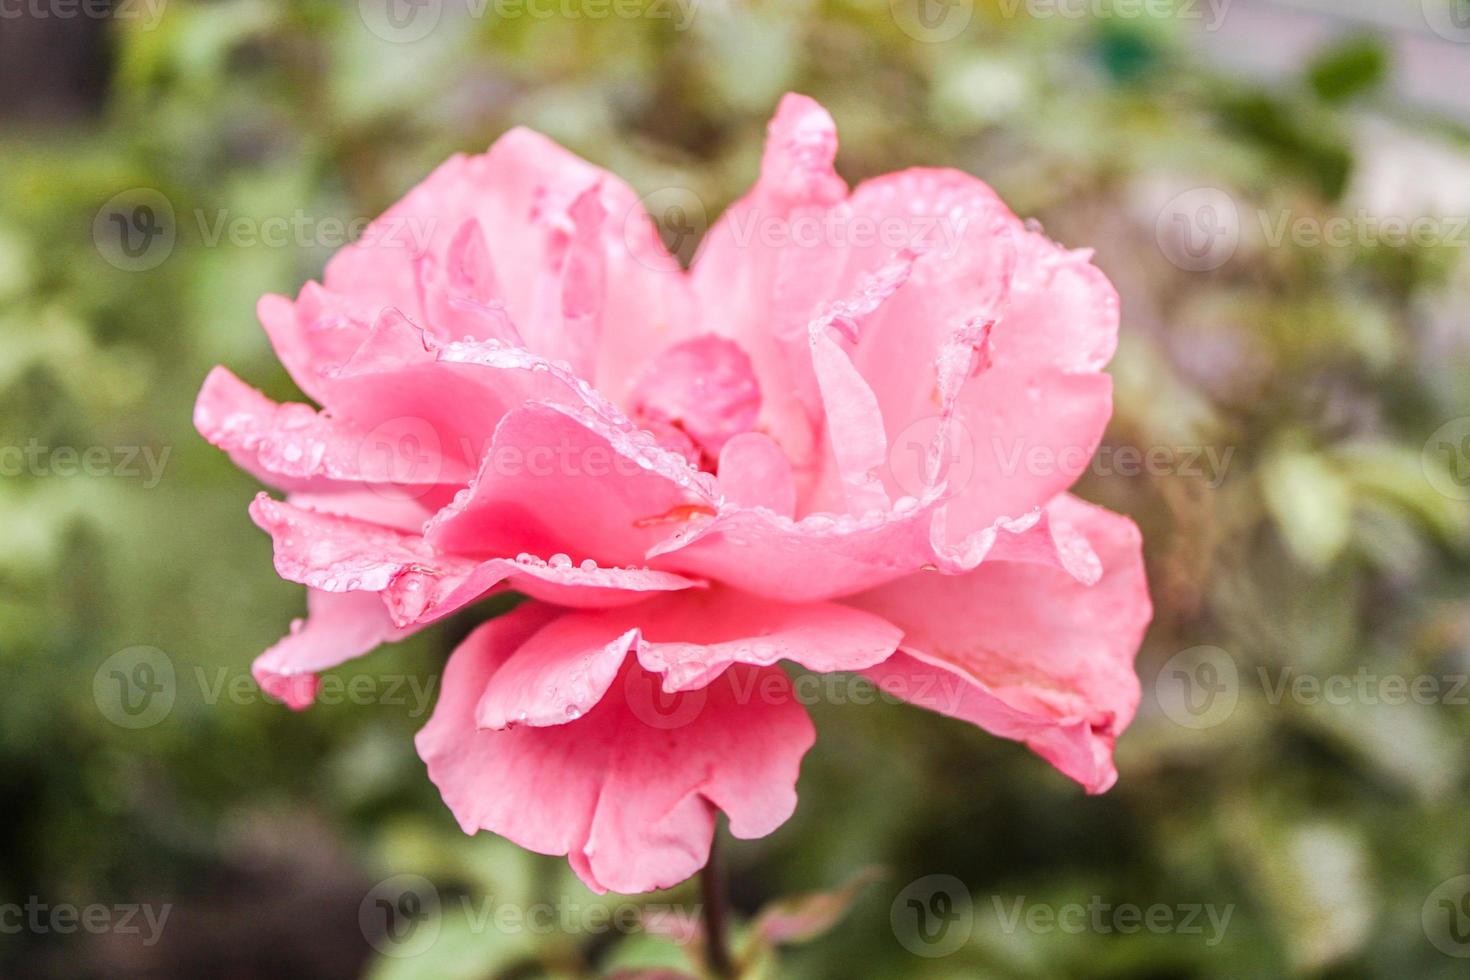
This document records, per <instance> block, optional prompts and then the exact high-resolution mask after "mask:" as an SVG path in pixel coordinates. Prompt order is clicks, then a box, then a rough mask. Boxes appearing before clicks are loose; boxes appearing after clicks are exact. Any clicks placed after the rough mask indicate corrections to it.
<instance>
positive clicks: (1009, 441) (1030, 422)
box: [851, 170, 1118, 536]
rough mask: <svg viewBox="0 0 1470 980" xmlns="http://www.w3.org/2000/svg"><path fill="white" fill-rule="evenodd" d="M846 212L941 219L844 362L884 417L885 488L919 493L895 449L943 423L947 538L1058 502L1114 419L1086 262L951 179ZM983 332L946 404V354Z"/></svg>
mask: <svg viewBox="0 0 1470 980" xmlns="http://www.w3.org/2000/svg"><path fill="white" fill-rule="evenodd" d="M851 203H852V207H853V209H854V211H856V212H858V213H862V214H867V215H872V216H877V217H878V218H880V219H881V218H882V217H883V216H896V215H909V216H913V215H925V216H934V217H937V218H938V219H939V223H938V224H937V225H936V226H935V230H934V231H933V233H932V234H931V235H930V236H929V238H930V249H929V250H928V251H927V252H926V253H925V254H924V255H923V256H922V257H921V258H920V259H919V260H918V261H917V262H916V263H915V267H914V274H913V276H912V277H911V279H910V281H909V282H908V283H907V284H906V285H905V287H904V288H903V289H902V290H900V291H899V293H898V294H896V295H895V296H894V297H893V299H892V300H890V301H889V302H888V303H887V304H886V306H885V310H884V311H883V314H882V319H881V322H879V323H875V324H873V325H871V326H870V327H869V328H868V329H866V330H865V331H864V332H863V335H862V338H861V339H860V341H859V344H858V348H857V350H856V352H855V353H854V355H853V357H854V362H855V363H856V364H857V365H858V367H859V368H860V369H861V371H862V372H863V375H864V377H865V378H867V379H868V381H869V383H870V384H871V385H872V387H873V389H874V391H875V392H876V393H877V397H878V400H879V402H880V404H882V406H883V412H884V418H885V420H886V424H887V429H888V433H889V437H890V441H891V442H893V443H894V444H895V450H894V454H893V455H894V458H893V467H892V469H891V476H892V478H893V480H894V482H895V483H896V484H898V485H899V486H901V487H903V488H905V490H906V491H907V492H909V493H913V492H914V490H913V489H912V488H913V487H914V486H916V485H918V486H922V485H923V482H924V476H923V473H922V465H921V463H922V457H921V455H920V454H917V453H913V452H909V451H907V450H906V449H904V448H903V447H904V446H905V445H907V444H908V443H911V442H912V441H913V437H914V434H915V433H916V432H919V433H922V440H923V441H924V443H925V444H926V445H927V441H928V440H929V438H931V436H932V434H933V433H934V432H935V431H936V429H937V424H936V425H929V424H926V423H931V422H933V423H937V422H938V420H940V419H941V418H948V417H950V416H951V415H952V416H953V432H952V433H950V434H949V435H950V438H951V443H950V446H949V448H948V449H947V450H946V455H947V456H948V457H950V462H951V463H952V464H953V465H951V466H950V467H949V471H950V476H951V485H950V487H949V492H950V493H951V494H953V495H954V497H955V501H954V506H952V507H951V519H950V525H951V527H950V530H951V533H953V534H955V535H957V536H963V535H965V534H969V533H972V532H974V531H976V530H978V529H981V528H984V527H986V526H988V525H990V524H991V523H993V522H994V521H995V520H996V519H997V518H999V517H1003V516H1012V517H1014V516H1017V515H1020V514H1023V513H1025V512H1027V511H1028V510H1031V509H1032V508H1034V507H1038V506H1041V505H1042V504H1044V503H1045V502H1046V501H1047V500H1049V499H1051V498H1052V497H1054V496H1055V495H1056V494H1058V493H1059V492H1061V491H1063V490H1065V489H1066V488H1067V487H1068V486H1070V485H1071V484H1072V483H1073V482H1074V481H1075V480H1076V478H1077V476H1078V475H1079V474H1080V473H1081V471H1082V470H1083V469H1084V468H1085V467H1086V465H1087V462H1088V460H1089V459H1090V458H1091V457H1092V454H1093V452H1094V450H1095V449H1096V447H1097V444H1098V442H1099V441H1100V439H1101V437H1102V432H1103V429H1104V427H1105V426H1106V424H1107V420H1108V417H1109V416H1110V414H1111V410H1112V385H1111V381H1110V379H1109V378H1108V377H1107V375H1105V374H1103V373H1102V368H1103V367H1104V366H1105V365H1106V363H1107V361H1108V360H1109V358H1110V357H1111V356H1112V351H1113V348H1114V346H1115V344H1116V338H1117V329H1118V303H1117V295H1116V293H1115V292H1114V291H1113V289H1112V286H1111V285H1110V284H1109V283H1108V281H1107V279H1106V277H1104V276H1103V275H1102V273H1101V272H1099V271H1098V270H1097V269H1096V268H1095V267H1093V266H1092V265H1091V264H1090V263H1089V261H1088V259H1089V255H1088V254H1087V253H1078V252H1069V251H1067V250H1065V249H1063V248H1061V247H1059V246H1057V245H1055V244H1054V243H1052V242H1050V241H1048V240H1047V239H1046V238H1045V237H1044V236H1043V235H1040V234H1038V233H1036V232H1033V231H1029V230H1027V229H1026V228H1025V227H1023V226H1022V224H1021V222H1020V221H1019V219H1017V218H1016V217H1015V216H1014V215H1012V214H1011V212H1010V211H1009V210H1008V209H1007V208H1006V207H1005V206H1004V205H1003V204H1002V203H1001V202H1000V201H999V199H998V198H996V196H995V194H994V192H993V191H991V190H990V188H988V187H986V186H985V185H984V184H983V183H981V182H980V181H979V180H976V179H975V178H974V177H971V176H969V175H968V174H964V173H960V172H958V171H951V170H908V171H903V172H901V173H896V174H889V175H886V176H884V177H880V178H877V179H875V180H872V181H869V182H867V183H864V184H862V185H860V186H859V187H858V188H857V189H855V190H854V192H853V195H852V198H851ZM853 261H854V262H857V263H862V262H871V261H876V256H875V257H871V258H862V257H859V256H858V255H854V257H853ZM981 328H983V329H984V331H985V336H984V351H983V364H981V363H976V364H975V365H974V368H975V371H974V373H975V376H974V377H973V378H972V379H971V380H970V381H969V382H968V383H966V384H964V385H963V386H962V387H961V388H960V389H959V390H958V391H957V392H955V393H953V394H950V393H946V392H942V391H941V390H940V389H941V386H942V384H943V381H944V379H943V378H942V377H941V373H942V370H943V368H944V355H945V347H946V345H947V344H948V343H949V342H950V340H951V338H954V337H955V336H956V335H957V334H959V333H960V332H962V331H964V330H966V329H969V330H979V329H981ZM981 366H983V367H984V370H983V371H980V370H979V368H980V367H981Z"/></svg>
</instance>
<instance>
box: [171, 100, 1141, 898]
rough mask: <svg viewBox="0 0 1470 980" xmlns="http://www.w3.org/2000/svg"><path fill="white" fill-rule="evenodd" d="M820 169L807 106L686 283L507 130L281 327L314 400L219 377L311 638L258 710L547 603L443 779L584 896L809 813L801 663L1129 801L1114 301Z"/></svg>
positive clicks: (1079, 267)
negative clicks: (852, 679)
mask: <svg viewBox="0 0 1470 980" xmlns="http://www.w3.org/2000/svg"><path fill="white" fill-rule="evenodd" d="M836 149H837V136H836V132H835V128H834V126H833V123H832V119H831V117H830V116H828V114H827V113H826V111H824V110H823V109H822V108H821V107H820V106H819V105H817V104H816V103H815V102H813V101H812V100H810V99H808V98H804V97H802V96H797V95H789V96H787V97H786V98H785V99H784V100H783V101H782V103H781V106H780V108H779V110H778V111H777V113H776V117H775V119H774V120H773V121H772V122H771V125H770V131H769V137H768V141H767V144H766V149H765V154H764V157H763V159H762V162H761V172H760V179H759V180H758V181H757V183H756V185H755V187H754V188H753V189H752V190H751V192H750V193H749V194H748V195H746V197H745V198H744V199H742V200H741V201H739V202H738V203H736V204H735V205H734V206H733V207H731V208H730V210H729V211H728V212H727V213H726V214H725V215H724V216H723V218H722V219H721V220H720V221H719V222H718V223H717V224H716V225H715V226H714V227H713V228H712V229H711V230H710V232H709V234H708V236H707V237H706V240H705V241H704V242H703V244H702V246H701V250H700V251H699V253H698V255H697V257H696V259H695V261H694V263H693V268H692V269H691V270H690V271H688V272H686V271H684V270H682V269H681V268H680V267H679V265H678V264H677V263H676V262H675V260H674V259H673V258H671V257H670V256H669V255H668V254H667V253H666V252H665V250H664V249H663V246H662V245H661V243H660V241H659V239H658V236H657V233H656V230H655V228H654V227H653V224H652V222H651V221H649V220H648V218H647V216H646V215H645V214H644V212H643V209H642V205H641V203H640V201H639V199H638V197H637V195H636V194H635V193H634V192H633V191H632V190H631V189H630V188H629V187H628V186H627V185H626V184H624V183H622V182H621V181H619V180H618V179H617V178H615V177H613V176H611V175H610V174H607V173H605V172H603V171H601V170H599V169H597V168H596V167H593V166H591V165H589V164H588V163H586V162H584V161H582V160H580V159H578V158H577V157H574V156H572V155H571V154H570V153H568V152H566V151H565V150H563V149H561V148H560V147H558V146H556V145H555V144H554V143H552V142H550V141H549V140H547V139H545V138H544V137H542V136H539V135H537V134H535V133H532V132H529V131H526V130H521V129H517V130H513V131H512V132H510V133H507V134H506V135H505V136H504V137H502V138H501V139H500V140H499V141H497V142H496V143H495V145H494V146H493V147H491V149H490V151H489V152H488V153H486V154H485V155H483V156H478V157H464V156H457V157H454V158H453V159H451V160H449V161H448V162H447V163H445V164H444V165H443V166H441V167H440V168H439V169H438V170H436V171H435V172H434V173H433V174H432V175H430V176H429V178H428V179H427V180H425V181H424V182H423V183H422V184H420V185H419V186H418V187H417V188H415V189H414V190H413V191H411V192H410V193H409V194H408V196H407V197H405V198H404V199H403V200H402V201H400V202H399V203H398V204H397V205H395V206H394V207H392V208H391V209H389V210H388V212H387V213H385V214H384V215H382V216H381V217H380V218H379V219H377V221H375V222H374V223H373V224H372V225H371V226H369V228H368V230H367V232H366V233H365V235H364V236H363V238H362V240H360V241H359V242H357V243H355V244H353V245H352V246H350V247H347V248H345V249H343V250H342V251H341V252H340V253H339V254H338V255H337V256H336V257H335V258H333V259H332V261H331V262H330V263H329V264H328V265H327V268H326V273H325V275H324V277H323V281H322V283H321V284H320V285H318V284H316V283H309V284H307V286H306V287H305V288H304V289H303V290H302V291H301V294H300V295H299V296H298V297H297V298H296V300H295V301H294V302H293V301H291V300H289V299H287V298H285V297H282V296H267V297H265V298H264V299H263V300H262V301H261V303H260V308H259V312H260V319H261V322H262V323H263V324H264V326H265V329H266V331H267V333H268V334H269V336H270V340H271V343H272V344H273V346H274V348H275V351H276V353H277V354H278V355H279V357H280V359H281V361H282V362H283V363H284V364H285V366H286V368H287V370H288V371H289V372H290V373H291V376H292V377H293V378H294V379H295V381H296V383H297V384H298V385H299V386H300V387H301V389H302V391H304V392H305V393H306V394H307V395H308V396H309V397H310V398H312V399H313V400H315V401H316V402H317V403H318V404H320V405H321V406H322V408H321V409H320V410H318V409H316V408H313V407H311V406H309V405H302V404H285V405H278V404H275V403H273V402H271V401H270V400H268V399H267V398H265V397H264V396H263V395H261V394H260V393H259V392H257V391H255V390H253V389H251V388H249V387H248V386H247V385H245V384H244V383H243V382H241V381H240V380H238V379H237V378H236V377H235V376H233V375H232V374H230V373H229V372H228V371H226V370H225V369H224V368H217V369H215V371H214V372H213V373H212V374H211V375H210V376H209V378H208V380H207V381H206V382H205V384H204V389H203V391H202V392H201V393H200V396H199V402H198V406H197V408H196V412H195V423H196V425H197V427H198V429H199V431H200V432H201V433H202V434H203V435H204V436H205V438H207V439H208V440H209V441H210V442H212V443H213V444H214V445H216V446H218V447H220V448H221V449H224V450H226V451H227V452H229V453H230V455H231V456H232V457H233V459H234V460H235V461H236V462H237V463H238V464H239V465H241V466H242V467H244V468H245V469H247V470H249V471H250V472H251V473H253V474H255V475H256V476H258V477H259V478H260V479H261V480H262V481H263V482H265V483H267V484H270V485H272V486H274V487H276V488H278V489H280V490H282V491H284V492H285V494H286V497H285V500H284V501H281V500H275V499H272V498H271V497H269V496H266V495H264V494H262V495H261V496H259V497H258V498H257V499H256V501H255V503H254V505H253V506H252V507H251V515H252V517H253V518H254V519H255V521H256V523H257V524H259V525H260V526H261V527H262V528H263V529H264V530H266V531H267V532H268V533H269V534H270V535H271V537H272V538H273V539H274V545H275V565H276V570H277V572H278V573H279V574H280V575H282V576H283V577H285V578H287V579H289V580H291V581H293V582H299V583H301V584H303V585H305V586H306V587H307V590H308V591H307V603H308V608H309V615H308V617H307V618H306V620H305V621H304V622H298V623H296V624H294V625H293V628H292V630H291V632H290V634H289V635H288V636H286V637H285V638H284V639H283V640H281V641H280V642H279V643H278V644H276V645H275V646H274V647H272V648H271V649H269V650H267V651H266V652H265V653H264V654H263V655H261V657H260V658H259V659H258V660H257V661H256V663H255V667H254V673H255V676H256V678H257V679H258V680H259V682H260V684H261V685H262V687H264V688H265V689H266V690H267V691H269V692H272V693H273V694H275V695H277V696H279V697H280V698H282V699H284V700H285V701H286V702H288V703H289V704H291V705H292V706H293V707H298V708H300V707H304V706H306V705H307V704H309V703H310V702H311V700H312V698H313V696H314V693H315V691H316V685H317V681H316V677H315V675H316V673H317V672H318V671H321V670H325V669H327V668H330V667H332V666H335V665H337V664H340V663H342V662H343V661H346V660H348V659H350V658H353V657H357V656H360V655H362V654H364V653H366V652H368V651H369V650H371V649H373V648H374V647H376V646H377V645H378V644H380V643H383V642H386V641H390V640H394V639H397V638H399V637H402V636H404V635H406V634H408V633H411V632H412V631H414V630H416V629H419V628H421V627H422V626H424V625H425V624H428V623H430V622H433V621H435V620H437V619H440V618H442V617H444V616H446V615H447V614H449V613H451V612H454V611H455V610H458V609H461V608H463V607H465V606H467V605H468V604H470V603H472V602H474V601H475V600H477V599H479V598H481V597H483V596H485V595H487V594H490V593H493V592H499V591H504V590H512V591H515V592H517V593H522V594H524V595H526V596H529V597H530V598H529V600H528V601H526V602H524V603H523V604H521V605H520V606H518V607H516V608H515V609H514V611H512V612H510V613H508V614H506V615H503V616H500V617H498V618H495V619H493V620H491V621H489V622H487V623H485V624H484V625H482V626H480V627H479V628H478V629H477V630H475V631H474V633H472V634H471V635H470V637H469V638H468V639H467V640H465V641H464V643H463V644H461V645H460V647H459V648H458V649H457V650H456V651H455V652H454V654H453V656H452V658H451V660H450V662H449V664H448V667H447V668H446V671H445V675H444V679H443V684H442V694H441V696H440V700H439V703H438V705H437V707H436V709H435V711H434V714H433V717H432V719H431V720H430V721H429V723H428V725H427V726H426V727H425V728H424V729H423V731H422V732H420V734H419V736H418V739H417V744H418V750H419V753H420V755H421V756H422V757H423V759H424V761H425V762H426V763H427V766H428V771H429V776H430V778H431V779H432V780H433V781H434V782H435V784H436V785H437V786H438V787H439V789H440V791H441V792H442V794H443V797H444V800H445V802H446V803H447V804H448V806H449V808H450V809H451V810H452V811H453V813H454V815H455V817H456V818H457V819H458V820H459V823H460V825H461V826H462V827H463V828H464V830H465V831H466V832H468V833H473V832H475V831H478V830H482V829H484V830H490V831H494V832H495V833H498V834H502V835H504V836H505V837H508V838H510V839H511V840H513V841H515V842H517V843H518V844H520V845H522V846H524V847H527V848H530V849H532V850H535V851H539V852H542V853H546V854H559V855H560V854H564V855H567V857H568V859H569V860H570V862H571V865H572V867H573V868H574V869H575V870H576V872H577V874H578V875H580V876H581V878H582V879H583V880H584V881H585V882H586V883H587V885H588V886H589V887H591V888H593V889H595V890H597V891H599V892H600V891H604V890H609V889H610V890H614V891H619V892H642V891H647V890H650V889H655V888H660V887H665V886H669V885H672V884H675V883H677V882H679V881H682V880H683V879H685V878H687V877H688V876H690V875H691V874H693V873H694V872H696V871H697V870H698V869H699V868H700V867H702V866H703V864H704V863H705V862H706V860H707V858H708V854H709V848H710V843H711V839H712V835H713V833H714V828H715V817H716V811H717V810H722V811H724V812H725V814H726V815H727V816H728V819H729V826H730V830H731V832H732V833H733V834H735V835H736V836H737V837H759V836H762V835H765V834H769V833H771V832H772V831H773V830H775V829H776V828H777V827H779V826H780V825H781V824H782V823H783V822H784V821H785V820H786V819H787V818H788V817H789V816H790V815H791V813H792V811H793V809H794V807H795V805H796V792H795V783H796V778H797V771H798V768H799V766H800V763H801V759H802V756H803V755H804V754H805V752H806V750H807V749H808V748H809V747H810V746H811V744H812V742H813V740H814V737H815V735H814V732H813V728H812V724H811V721H810V719H809V717H808V715H807V712H806V710H805V708H804V707H803V705H802V703H801V702H802V701H803V700H804V698H803V697H802V696H801V693H800V692H799V691H797V690H795V689H794V688H793V684H794V681H793V679H792V678H791V676H790V675H789V674H788V673H787V672H786V671H785V670H783V669H782V668H781V667H780V666H779V662H780V661H792V662H794V663H796V664H798V665H800V666H801V667H802V668H805V670H806V671H809V672H816V673H819V674H820V673H827V672H852V673H861V674H863V675H866V677H867V678H869V679H871V681H872V682H874V683H875V684H876V685H877V686H878V687H879V688H880V689H882V690H883V691H884V692H887V693H888V694H891V695H893V696H896V697H899V698H902V699H904V700H907V701H910V702H912V703H914V704H917V705H920V706H922V707H925V708H929V709H932V710H934V711H937V712H940V713H943V714H946V715H951V716H953V717H955V718H959V719H963V720H965V721H968V722H971V723H973V724H975V725H978V726H980V727H981V728H984V729H985V730H987V731H989V732H993V733H994V734H996V735H999V736H1002V737H1005V738H1010V739H1016V740H1019V741H1021V742H1024V743H1025V744H1027V745H1029V746H1030V747H1031V748H1032V749H1033V750H1035V751H1036V752H1037V753H1038V754H1040V755H1041V756H1042V757H1043V758H1045V759H1047V760H1048V761H1049V762H1051V763H1052V764H1053V765H1055V766H1056V767H1057V768H1058V769H1060V770H1061V771H1062V772H1063V773H1065V774H1066V775H1068V776H1070V777H1071V778H1073V779H1075V780H1076V781H1078V782H1079V783H1080V784H1081V785H1082V786H1083V787H1084V788H1085V789H1086V790H1087V791H1088V792H1094V793H1096V792H1102V791H1104V790H1106V789H1107V788H1108V787H1109V786H1111V785H1112V784H1113V782H1114V780H1115V779H1116V771H1115V769H1114V767H1113V762H1112V749H1113V743H1114V740H1115V739H1116V737H1117V736H1118V734H1119V733H1120V732H1121V731H1122V730H1123V729H1124V728H1125V727H1126V726H1127V725H1128V723H1129V721H1130V720H1131V719H1132V717H1133V714H1134V711H1135V709H1136V707H1137V704H1138V699H1139V686H1138V680H1137V678H1136V676H1135V675H1134V672H1133V667H1132V662H1133V657H1134V654H1135V652H1136V650H1137V648H1138V645H1139V643H1140V640H1141V637H1142V635H1143V631H1144V629H1145V627H1146V625H1147V623H1148V621H1149V618H1150V615H1151V609H1150V604H1149V597H1148V591H1147V586H1146V583H1145V580H1144V570H1143V563H1142V560H1141V555H1140V542H1139V534H1138V531H1137V529H1136V528H1135V527H1134V525H1133V524H1132V522H1130V521H1128V520H1127V519H1125V518H1123V517H1119V516H1117V515H1114V514H1111V513H1109V512H1107V511H1104V510H1101V509H1099V508H1097V507H1094V506H1091V505H1089V504H1086V503H1084V502H1082V501H1080V500H1078V499H1077V498H1075V497H1072V496H1069V495H1068V494H1067V492H1066V491H1067V488H1068V487H1069V486H1070V485H1071V484H1072V482H1073V481H1074V480H1075V479H1076V477H1077V476H1078V474H1079V473H1080V472H1081V471H1082V470H1083V468H1084V467H1085V466H1086V465H1087V463H1088V461H1089V460H1090V458H1091V456H1092V454H1093V451H1094V450H1095V449H1096V447H1097V444H1098V441H1099V439H1100V438H1101V436H1102V432H1103V428H1104V426H1105V424H1106V423H1107V420H1108V417H1109V414H1110V413H1111V407H1112V405H1111V393H1112V389H1111V384H1110V381H1109V378H1108V376H1107V375H1106V374H1104V373H1103V367H1104V365H1105V364H1106V363H1107V361H1108V360H1109V358H1110V357H1111V356H1112V353H1113V349H1114V345H1115V342H1116V335H1117V327H1118V300H1117V295H1116V293H1115V292H1114V290H1113V288H1112V286H1111V285H1110V284H1109V283H1108V281H1107V279H1106V278H1105V277H1104V276H1103V275H1102V273H1101V272H1099V271H1098V270H1097V269H1096V268H1095V267H1093V266H1092V265H1091V264H1090V261H1089V259H1090V254H1089V253H1088V252H1085V251H1081V252H1079V251H1069V250H1066V249H1063V248H1061V247H1059V246H1057V245H1055V244H1054V243H1052V242H1051V241H1049V240H1047V239H1046V238H1045V237H1043V236H1042V235H1041V234H1039V233H1037V232H1036V231H1033V230H1030V229H1029V228H1028V227H1027V226H1025V225H1023V224H1022V223H1021V222H1020V221H1019V220H1018V219H1017V218H1016V217H1015V216H1014V215H1013V214H1011V212H1010V211H1009V210H1008V209H1007V208H1006V207H1005V205H1004V204H1002V203H1001V201H1000V200H999V199H998V198H997V197H996V195H995V194H994V193H993V192H992V191H991V190H990V189H989V188H988V187H986V186H985V185H984V184H982V183H980V182H979V181H978V180H976V179H975V178H973V177H970V176H968V175H966V174H963V173H959V172H956V171H952V170H919V169H916V170H907V171H903V172H900V173H895V174H889V175H886V176H883V177H879V178H877V179H874V180H871V181H868V182H866V183H863V184H861V185H859V186H858V187H857V188H856V189H853V190H851V191H849V189H848V187H847V185H846V184H845V183H844V182H843V180H842V178H841V177H839V176H838V175H837V173H836V172H835V171H834V169H833V166H832V164H833V158H834V156H835V154H836ZM802 676H805V675H802Z"/></svg>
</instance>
